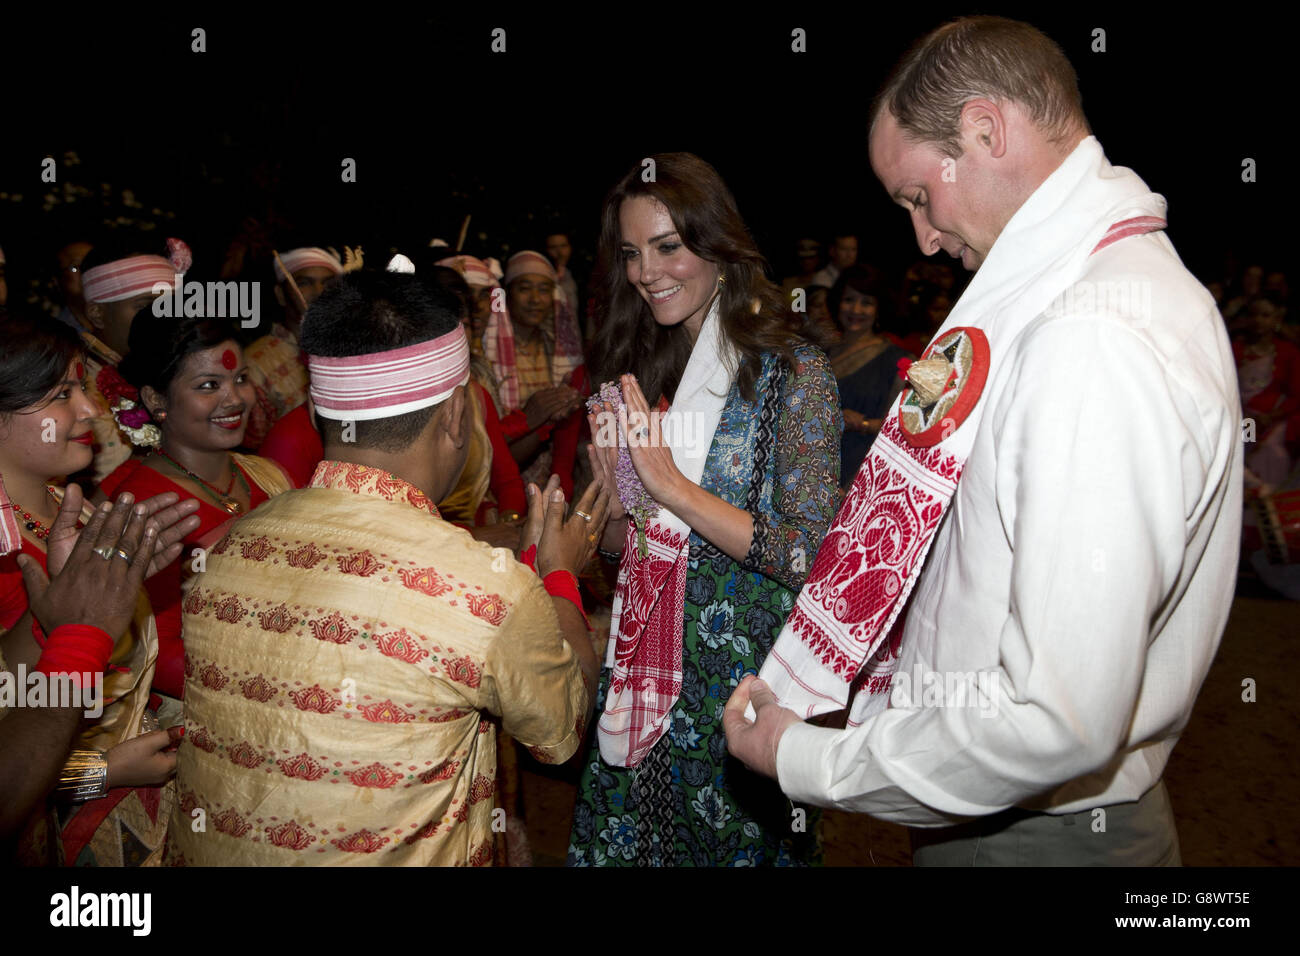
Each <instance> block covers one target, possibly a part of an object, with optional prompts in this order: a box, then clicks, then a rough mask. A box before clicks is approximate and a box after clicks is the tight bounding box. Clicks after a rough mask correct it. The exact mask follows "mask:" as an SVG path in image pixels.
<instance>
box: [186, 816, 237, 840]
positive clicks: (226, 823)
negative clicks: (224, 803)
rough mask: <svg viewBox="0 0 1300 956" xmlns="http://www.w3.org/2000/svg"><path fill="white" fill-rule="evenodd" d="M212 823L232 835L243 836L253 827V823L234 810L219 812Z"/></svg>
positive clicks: (221, 830)
mask: <svg viewBox="0 0 1300 956" xmlns="http://www.w3.org/2000/svg"><path fill="white" fill-rule="evenodd" d="M186 816H189V814H188V813H187V814H186ZM212 825H213V826H214V827H216V828H217V830H219V831H220V832H222V833H225V834H228V835H229V836H232V837H241V836H243V835H244V834H245V833H247V832H248V831H249V830H251V829H253V825H252V824H251V823H248V822H247V821H245V820H244V818H243V817H241V816H240V815H239V814H238V813H236V812H235V811H234V810H223V811H222V812H221V813H219V814H217V815H216V816H215V817H213V818H212Z"/></svg>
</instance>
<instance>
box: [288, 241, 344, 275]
mask: <svg viewBox="0 0 1300 956" xmlns="http://www.w3.org/2000/svg"><path fill="white" fill-rule="evenodd" d="M280 262H283V263H284V269H288V270H289V274H290V275H292V274H293V273H295V272H301V271H302V270H303V269H328V270H329V271H330V272H332V273H334V274H335V275H336V276H340V275H342V274H343V263H341V262H339V260H338V259H337V258H335V257H334V256H332V255H330V254H329V253H328V252H326V251H325V250H324V249H321V248H319V247H317V246H303V247H302V248H300V249H290V250H289V251H288V252H286V253H284V254H283V255H281V256H280ZM280 262H276V263H273V265H274V266H275V281H276V282H283V281H284V269H281V268H280Z"/></svg>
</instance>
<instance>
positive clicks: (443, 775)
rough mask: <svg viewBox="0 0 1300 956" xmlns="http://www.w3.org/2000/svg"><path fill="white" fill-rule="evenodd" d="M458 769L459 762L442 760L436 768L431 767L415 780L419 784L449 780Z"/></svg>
mask: <svg viewBox="0 0 1300 956" xmlns="http://www.w3.org/2000/svg"><path fill="white" fill-rule="evenodd" d="M459 769H460V761H459V760H444V761H443V762H442V763H440V764H438V765H437V766H436V767H432V768H430V769H428V770H426V771H425V772H424V773H422V774H420V776H419V777H417V778H416V779H417V780H419V781H420V783H433V782H434V781H437V780H450V779H451V778H452V777H454V776H456V771H457V770H459Z"/></svg>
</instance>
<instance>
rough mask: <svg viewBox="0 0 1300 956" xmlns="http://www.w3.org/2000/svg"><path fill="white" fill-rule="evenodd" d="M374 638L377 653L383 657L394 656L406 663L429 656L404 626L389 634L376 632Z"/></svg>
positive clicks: (416, 661)
mask: <svg viewBox="0 0 1300 956" xmlns="http://www.w3.org/2000/svg"><path fill="white" fill-rule="evenodd" d="M374 638H375V646H376V647H377V648H379V653H381V654H383V655H384V656H385V657H396V658H397V659H398V660H403V661H406V662H407V663H408V664H415V663H418V662H419V661H422V660H423V659H424V658H426V657H428V656H429V652H428V651H426V650H425V649H424V648H422V647H420V646H419V644H417V643H416V640H415V638H414V636H412V635H411V634H408V633H407V632H406V628H399V629H398V630H396V631H394V632H393V633H391V634H376V635H375V636H374Z"/></svg>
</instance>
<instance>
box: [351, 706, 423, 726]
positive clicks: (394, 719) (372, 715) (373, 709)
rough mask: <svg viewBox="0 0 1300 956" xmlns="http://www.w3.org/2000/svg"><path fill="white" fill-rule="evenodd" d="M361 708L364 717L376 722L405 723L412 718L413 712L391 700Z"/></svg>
mask: <svg viewBox="0 0 1300 956" xmlns="http://www.w3.org/2000/svg"><path fill="white" fill-rule="evenodd" d="M360 710H361V716H362V717H364V718H366V720H369V721H371V722H372V723H376V724H404V723H406V722H407V721H408V720H411V719H412V717H411V714H409V713H408V712H406V711H405V710H403V709H402V708H400V707H398V706H397V705H396V704H394V703H393V702H392V701H391V700H385V701H383V702H381V703H378V704H367V705H366V706H364V707H362V708H360Z"/></svg>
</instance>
